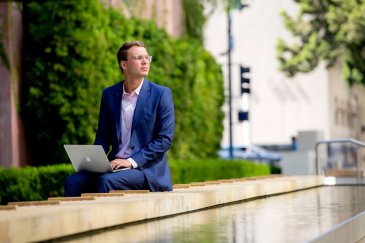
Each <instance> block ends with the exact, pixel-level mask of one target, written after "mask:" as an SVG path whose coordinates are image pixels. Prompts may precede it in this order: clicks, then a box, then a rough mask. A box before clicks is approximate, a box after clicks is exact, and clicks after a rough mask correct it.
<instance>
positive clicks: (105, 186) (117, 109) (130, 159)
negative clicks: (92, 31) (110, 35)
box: [65, 41, 175, 196]
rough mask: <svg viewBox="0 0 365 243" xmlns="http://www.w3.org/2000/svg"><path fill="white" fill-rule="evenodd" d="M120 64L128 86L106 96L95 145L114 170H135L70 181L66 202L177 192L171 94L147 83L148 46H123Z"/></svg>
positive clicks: (79, 176)
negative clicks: (170, 155)
mask: <svg viewBox="0 0 365 243" xmlns="http://www.w3.org/2000/svg"><path fill="white" fill-rule="evenodd" d="M117 58H118V63H119V66H120V69H121V71H122V73H123V75H124V81H122V82H119V83H117V84H115V85H113V86H111V87H108V88H106V89H105V90H104V91H103V94H102V98H101V105H100V114H99V124H98V131H97V133H96V138H95V142H94V143H95V144H98V145H102V146H103V148H104V150H105V152H106V153H107V154H108V158H109V160H110V164H111V166H112V168H113V169H121V168H129V169H126V170H121V171H118V172H112V173H105V174H98V173H88V172H79V173H75V174H73V175H70V176H69V177H67V178H66V183H65V184H66V185H65V195H66V196H80V194H81V193H84V192H109V191H110V190H138V189H148V190H150V191H171V190H172V182H171V176H170V169H169V167H168V164H167V159H166V151H167V150H168V149H169V148H170V146H171V143H172V138H173V134H174V127H175V116H174V105H173V100H172V94H171V90H170V89H169V88H167V87H163V86H159V85H157V84H155V83H152V82H150V81H148V80H147V79H145V77H146V76H147V75H148V71H149V68H150V63H151V60H152V56H149V55H148V53H147V50H146V48H145V45H144V44H143V43H142V42H139V41H132V42H128V43H125V44H123V45H122V46H121V47H120V49H119V51H118V53H117Z"/></svg>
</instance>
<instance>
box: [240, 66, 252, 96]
mask: <svg viewBox="0 0 365 243" xmlns="http://www.w3.org/2000/svg"><path fill="white" fill-rule="evenodd" d="M249 73H250V68H249V67H244V66H240V78H241V95H242V94H249V93H251V90H250V78H249V76H248V74H249Z"/></svg>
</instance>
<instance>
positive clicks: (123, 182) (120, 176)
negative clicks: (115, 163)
mask: <svg viewBox="0 0 365 243" xmlns="http://www.w3.org/2000/svg"><path fill="white" fill-rule="evenodd" d="M149 189H150V188H149V185H148V182H147V179H146V177H145V176H144V174H143V172H142V171H140V170H139V169H129V170H121V171H118V172H114V173H106V174H104V175H102V176H100V177H99V179H98V184H97V192H109V191H110V190H149Z"/></svg>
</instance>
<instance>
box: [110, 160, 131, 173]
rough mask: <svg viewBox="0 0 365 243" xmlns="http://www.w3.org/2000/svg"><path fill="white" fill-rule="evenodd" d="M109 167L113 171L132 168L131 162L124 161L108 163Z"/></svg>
mask: <svg viewBox="0 0 365 243" xmlns="http://www.w3.org/2000/svg"><path fill="white" fill-rule="evenodd" d="M110 165H111V167H112V169H113V170H117V169H122V168H133V166H132V164H131V162H129V161H128V160H126V159H118V158H117V159H115V160H112V161H110Z"/></svg>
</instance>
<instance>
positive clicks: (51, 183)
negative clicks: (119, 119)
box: [0, 159, 270, 204]
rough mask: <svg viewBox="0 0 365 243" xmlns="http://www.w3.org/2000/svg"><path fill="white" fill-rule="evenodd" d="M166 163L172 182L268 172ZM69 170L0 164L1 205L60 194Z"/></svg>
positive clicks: (236, 164) (216, 163)
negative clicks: (2, 165) (0, 165)
mask: <svg viewBox="0 0 365 243" xmlns="http://www.w3.org/2000/svg"><path fill="white" fill-rule="evenodd" d="M169 164H170V169H171V174H172V181H173V183H174V184H180V183H191V182H199V181H207V180H218V179H229V178H242V177H249V176H261V175H269V174H270V168H269V166H267V165H262V164H261V165H260V164H255V163H252V162H247V161H238V160H236V161H228V160H212V159H210V160H169ZM72 173H74V169H73V167H72V165H71V164H58V165H49V166H39V167H25V168H22V169H15V168H10V169H7V168H2V167H0V204H7V203H8V202H16V201H35V200H46V199H47V198H49V197H62V196H63V195H64V181H65V178H66V177H67V176H68V175H70V174H72Z"/></svg>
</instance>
